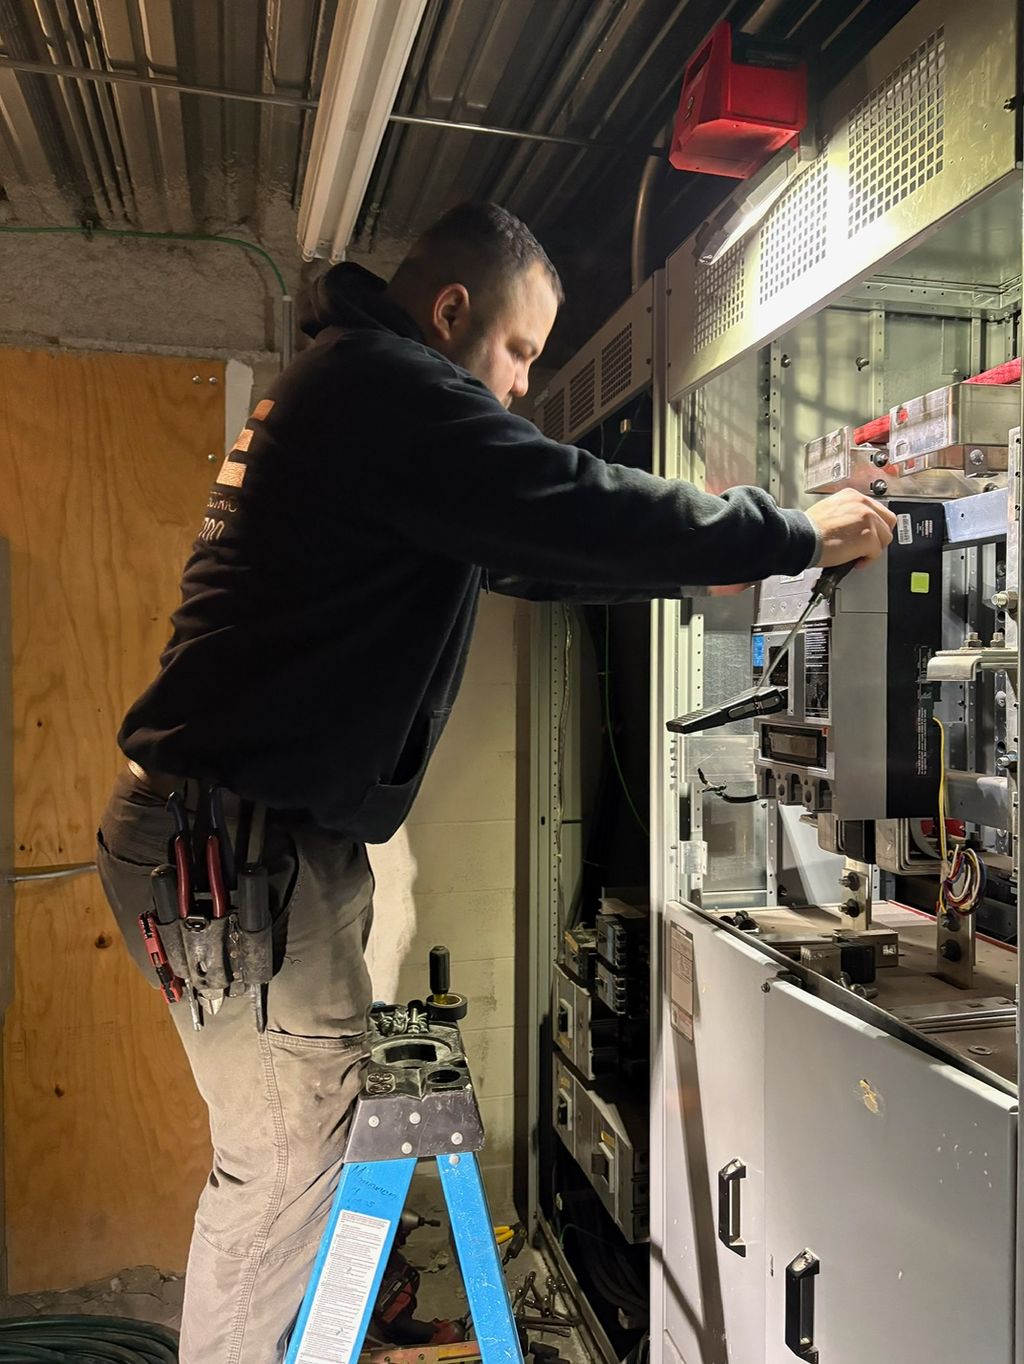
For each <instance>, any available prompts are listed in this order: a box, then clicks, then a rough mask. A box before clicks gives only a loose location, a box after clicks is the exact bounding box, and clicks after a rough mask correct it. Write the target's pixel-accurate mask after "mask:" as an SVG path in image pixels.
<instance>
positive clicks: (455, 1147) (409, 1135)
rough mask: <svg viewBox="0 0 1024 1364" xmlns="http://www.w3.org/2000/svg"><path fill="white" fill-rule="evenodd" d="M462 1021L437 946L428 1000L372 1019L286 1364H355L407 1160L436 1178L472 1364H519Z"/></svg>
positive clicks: (462, 1010)
mask: <svg viewBox="0 0 1024 1364" xmlns="http://www.w3.org/2000/svg"><path fill="white" fill-rule="evenodd" d="M465 1014H466V1001H465V999H463V998H462V996H460V995H456V994H452V993H451V992H450V975H449V958H448V951H447V949H446V948H443V947H435V948H433V949H432V950H431V953H430V995H429V997H428V999H427V1000H426V1002H425V1003H420V1002H419V1001H418V1000H416V1001H414V1002H413V1003H411V1004H409V1005H407V1006H404V1007H403V1006H397V1005H394V1006H391V1005H389V1006H375V1007H374V1009H373V1010H372V1012H371V1015H370V1060H369V1064H368V1066H367V1069H366V1074H365V1076H364V1078H363V1089H362V1093H361V1094H360V1096H359V1098H358V1099H357V1100H356V1106H355V1109H354V1110H353V1114H352V1124H351V1127H350V1128H349V1135H348V1141H347V1143H346V1146H345V1157H344V1165H343V1167H342V1171H341V1179H340V1182H339V1184H338V1191H337V1193H336V1194H335V1197H334V1204H333V1206H332V1208H331V1214H330V1217H329V1218H328V1222H327V1227H326V1229H325V1231H324V1235H323V1240H322V1241H321V1243H320V1250H319V1253H318V1254H317V1258H316V1260H315V1262H314V1265H313V1271H312V1274H311V1276H310V1280H309V1284H308V1286H307V1289H306V1296H305V1298H304V1300H303V1303H302V1308H301V1310H300V1312H299V1316H298V1320H297V1321H296V1324H295V1330H294V1332H293V1334H292V1338H291V1341H290V1343H289V1346H288V1353H287V1355H286V1357H285V1364H355V1361H356V1360H357V1359H358V1357H359V1352H360V1350H361V1349H362V1346H363V1341H364V1339H365V1337H366V1332H367V1327H368V1326H369V1324H370V1318H371V1316H372V1314H373V1309H374V1304H375V1302H376V1300H377V1294H378V1292H379V1291H380V1286H381V1281H382V1279H383V1277H384V1270H385V1266H386V1265H387V1262H388V1258H389V1256H390V1254H391V1250H392V1247H393V1245H394V1241H395V1235H396V1232H397V1231H398V1226H399V1220H400V1218H401V1216H402V1209H403V1208H404V1206H405V1200H406V1196H407V1195H408V1192H409V1185H410V1183H411V1182H412V1176H413V1172H414V1170H415V1168H416V1162H417V1160H423V1159H427V1158H428V1157H432V1158H434V1159H435V1160H436V1161H437V1168H438V1172H439V1173H440V1176H441V1188H442V1190H443V1191H444V1196H445V1202H446V1203H447V1205H448V1212H449V1215H450V1218H451V1225H452V1232H453V1235H454V1238H455V1248H456V1250H457V1251H458V1256H459V1265H460V1267H461V1269H462V1277H463V1281H464V1283H465V1287H466V1297H467V1299H468V1301H469V1310H470V1315H471V1317H472V1322H473V1333H474V1335H475V1337H476V1343H477V1347H478V1351H479V1356H480V1358H481V1359H482V1360H483V1364H521V1361H522V1357H523V1356H522V1351H521V1349H520V1345H519V1338H518V1334H517V1331H516V1326H515V1321H514V1319H513V1316H512V1307H511V1303H510V1302H509V1296H508V1289H507V1288H506V1286H505V1276H504V1273H503V1270H502V1263H501V1257H500V1255H499V1253H498V1247H497V1244H496V1241H495V1234H494V1229H493V1227H492V1225H491V1218H490V1213H489V1212H488V1208H487V1199H486V1196H485V1194H484V1186H483V1181H482V1179H481V1177H480V1167H479V1164H478V1163H477V1157H476V1153H477V1151H479V1150H480V1148H481V1146H482V1145H483V1140H484V1133H483V1125H482V1123H481V1121H480V1110H479V1108H478V1106H477V1101H476V1095H475V1093H474V1092H473V1085H472V1081H471V1079H470V1076H469V1069H468V1067H467V1064H466V1057H465V1053H464V1051H463V1047H462V1038H461V1035H460V1033H459V1027H458V1022H459V1019H461V1018H464V1017H465ZM429 1353H430V1351H429V1348H428V1347H422V1348H421V1349H419V1350H418V1351H417V1354H418V1355H419V1357H420V1358H424V1357H425V1356H427V1355H428V1354H429Z"/></svg>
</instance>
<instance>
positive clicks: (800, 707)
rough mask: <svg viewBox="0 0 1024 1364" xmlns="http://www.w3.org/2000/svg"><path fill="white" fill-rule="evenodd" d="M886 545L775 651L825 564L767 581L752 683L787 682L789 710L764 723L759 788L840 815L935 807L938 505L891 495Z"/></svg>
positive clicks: (877, 815)
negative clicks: (891, 531)
mask: <svg viewBox="0 0 1024 1364" xmlns="http://www.w3.org/2000/svg"><path fill="white" fill-rule="evenodd" d="M890 506H891V508H892V510H893V511H894V512H895V513H896V514H897V518H898V521H897V532H896V536H895V538H894V540H893V543H892V546H891V548H890V550H889V552H888V553H887V554H885V555H883V556H882V558H880V559H877V560H875V561H874V562H873V563H871V564H868V565H867V566H865V567H864V568H863V569H860V570H858V571H856V572H854V573H852V574H850V576H849V577H848V578H846V580H845V581H844V582H843V584H842V586H841V587H840V588H839V590H838V592H837V593H836V597H835V600H834V603H833V605H832V607H831V609H830V608H829V606H828V605H827V604H825V603H822V604H821V605H820V606H819V607H818V608H816V609H815V610H814V611H812V613H811V615H810V617H809V619H808V620H807V622H806V624H805V625H804V626H803V628H802V629H801V630H800V632H799V633H798V635H797V637H796V639H795V641H794V642H793V645H792V648H791V649H790V651H789V653H788V655H787V656H786V657H785V658H781V659H779V661H778V662H777V663H776V659H777V658H778V655H779V653H780V650H781V648H782V645H783V643H784V642H785V638H786V635H787V634H788V632H789V628H790V627H791V626H792V624H793V623H794V622H795V621H796V620H797V618H798V617H799V615H800V613H801V611H802V610H803V608H804V607H805V606H806V604H807V601H808V598H809V596H810V593H811V591H812V589H813V586H814V583H815V581H816V579H817V576H818V575H817V573H816V572H815V571H814V570H810V571H807V572H805V573H802V574H799V575H798V576H797V577H795V578H771V579H769V580H768V581H767V582H766V583H764V584H763V586H762V589H761V593H760V598H759V602H758V618H757V623H756V624H755V626H754V630H753V635H752V641H751V656H752V663H753V672H754V679H755V682H760V681H761V680H762V679H763V678H764V676H765V673H766V672H767V673H768V674H769V675H770V680H771V682H772V683H773V684H774V685H776V686H780V687H785V688H786V692H787V703H786V709H785V710H784V711H781V712H779V713H777V714H775V715H772V716H770V717H768V718H766V719H762V720H759V721H758V723H757V746H756V754H755V760H756V764H757V769H758V781H759V786H760V790H761V793H762V794H763V795H765V796H770V797H774V798H775V799H777V800H778V801H780V802H781V803H782V804H784V805H802V806H803V807H804V808H805V810H806V811H807V812H808V813H812V814H818V813H829V814H832V815H835V816H836V817H837V818H840V819H849V820H858V819H886V818H902V817H905V816H923V815H926V814H927V813H928V812H929V811H931V810H934V809H935V802H936V797H937V789H938V772H939V766H938V763H939V744H938V730H937V727H935V726H933V725H932V723H931V711H932V693H931V690H930V688H929V686H928V684H927V682H926V678H925V669H926V666H927V662H928V659H929V657H930V656H931V655H932V654H933V653H934V652H935V651H936V650H938V649H939V648H940V646H941V627H942V617H941V613H942V541H943V532H944V525H945V519H944V513H943V508H942V506H941V504H939V503H929V502H894V503H891V504H890Z"/></svg>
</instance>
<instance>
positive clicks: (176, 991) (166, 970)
mask: <svg viewBox="0 0 1024 1364" xmlns="http://www.w3.org/2000/svg"><path fill="white" fill-rule="evenodd" d="M139 929H140V930H141V932H142V941H143V942H144V943H145V944H146V955H147V956H148V957H149V959H150V961H151V962H152V963H153V970H154V971H155V972H156V978H157V981H158V982H159V984H160V989H161V990H162V991H163V996H164V999H166V1000H167V1003H168V1004H177V1003H178V1001H179V1000H180V999H181V997H182V994H183V993H184V984H185V983H184V981H182V980H180V979H179V978H178V976H177V975H176V974H175V972H174V970H173V968H172V967H171V964H170V962H169V961H168V960H167V953H166V952H165V951H164V945H163V943H162V942H161V940H160V933H159V930H158V928H157V925H156V919H155V916H154V915H153V912H152V910H147V911H146V913H145V914H140V915H139Z"/></svg>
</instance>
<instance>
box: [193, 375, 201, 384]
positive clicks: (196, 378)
mask: <svg viewBox="0 0 1024 1364" xmlns="http://www.w3.org/2000/svg"><path fill="white" fill-rule="evenodd" d="M192 382H193V383H194V384H201V383H202V382H203V376H202V375H201V374H193V375H192Z"/></svg>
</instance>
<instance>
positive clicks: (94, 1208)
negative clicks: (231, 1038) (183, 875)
mask: <svg viewBox="0 0 1024 1364" xmlns="http://www.w3.org/2000/svg"><path fill="white" fill-rule="evenodd" d="M15 904H16V943H17V946H16V956H15V963H16V965H15V1003H14V1007H13V1008H12V1009H11V1011H10V1013H9V1014H8V1016H7V1020H6V1025H5V1038H4V1041H5V1046H4V1072H5V1073H4V1086H5V1103H6V1118H5V1135H4V1143H5V1160H6V1172H7V1232H6V1234H7V1253H8V1265H9V1280H10V1282H9V1289H10V1291H11V1292H12V1293H25V1292H31V1291H34V1290H42V1289H47V1288H72V1287H75V1286H77V1285H78V1284H82V1283H87V1282H89V1281H91V1280H93V1279H98V1278H100V1277H102V1276H104V1275H106V1274H112V1273H114V1272H115V1271H116V1270H118V1269H123V1268H125V1267H127V1266H130V1265H144V1264H155V1265H157V1266H158V1267H159V1268H161V1269H163V1270H165V1271H167V1270H174V1271H176V1272H180V1271H181V1270H182V1269H183V1268H184V1265H185V1256H186V1252H187V1250H188V1240H189V1235H190V1232H191V1224H192V1214H193V1211H194V1209H195V1203H196V1199H197V1198H198V1196H199V1190H200V1189H201V1188H202V1185H203V1181H204V1179H205V1177H206V1174H207V1171H208V1170H209V1168H210V1151H209V1140H208V1135H207V1123H206V1108H205V1105H204V1104H203V1102H202V1100H201V1099H200V1097H199V1095H198V1093H197V1092H196V1089H195V1086H194V1084H193V1082H192V1076H191V1074H190V1073H189V1069H188V1063H187V1061H186V1060H185V1053H184V1051H183V1050H182V1048H181V1044H180V1043H179V1041H178V1037H177V1033H176V1032H175V1029H174V1025H173V1024H172V1023H171V1021H170V1019H169V1017H168V1014H167V1009H166V1007H165V1006H164V1004H163V1002H162V1000H161V998H160V995H159V994H158V992H157V991H156V990H153V989H151V988H150V987H149V986H148V985H147V984H146V982H145V981H144V980H143V978H142V976H141V975H140V973H139V971H138V969H137V967H136V966H135V965H134V964H133V963H132V961H131V959H130V957H129V955H128V951H127V949H126V948H125V947H124V945H123V942H122V939H121V936H120V934H119V932H118V930H117V928H116V926H115V923H114V919H113V915H112V914H111V913H110V910H109V909H108V907H107V904H106V901H105V899H104V897H103V891H102V889H101V887H100V883H99V878H98V877H97V876H95V875H92V876H84V877H80V878H77V879H76V880H73V881H51V882H40V883H38V884H28V885H24V886H19V888H18V892H17V897H16V902H15Z"/></svg>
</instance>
